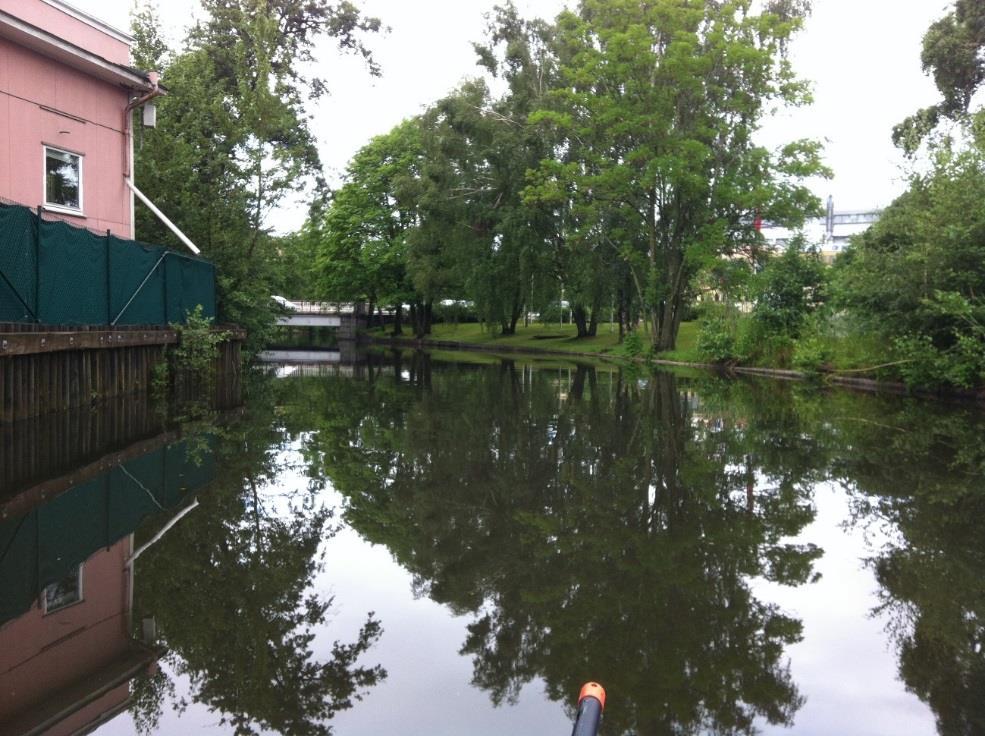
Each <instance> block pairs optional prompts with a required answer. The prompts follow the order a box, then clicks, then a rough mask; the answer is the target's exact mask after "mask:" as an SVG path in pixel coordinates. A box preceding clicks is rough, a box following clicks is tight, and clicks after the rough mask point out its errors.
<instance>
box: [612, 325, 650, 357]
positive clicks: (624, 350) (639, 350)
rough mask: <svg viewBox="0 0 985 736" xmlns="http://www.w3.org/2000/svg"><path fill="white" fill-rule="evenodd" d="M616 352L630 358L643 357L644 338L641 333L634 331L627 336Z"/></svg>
mask: <svg viewBox="0 0 985 736" xmlns="http://www.w3.org/2000/svg"><path fill="white" fill-rule="evenodd" d="M616 352H618V353H619V354H620V355H625V356H627V357H629V358H638V357H640V356H641V355H643V338H642V336H641V335H640V333H639V332H635V331H634V332H630V333H629V334H628V335H626V336H625V337H624V338H623V339H622V344H621V345H620V346H619V347H618V348H617V350H616Z"/></svg>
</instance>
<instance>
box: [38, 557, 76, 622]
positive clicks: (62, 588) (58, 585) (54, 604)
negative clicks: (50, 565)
mask: <svg viewBox="0 0 985 736" xmlns="http://www.w3.org/2000/svg"><path fill="white" fill-rule="evenodd" d="M41 598H42V602H43V603H44V613H45V615H48V614H49V613H54V612H55V611H59V610H61V609H63V608H68V607H69V606H71V605H72V604H73V603H78V602H79V601H81V600H82V565H79V566H78V567H77V568H75V570H73V571H72V572H70V573H69V574H68V575H66V576H65V577H63V578H62V579H61V580H56V581H55V582H53V583H51V584H50V585H48V586H46V587H45V589H44V592H43V593H42V594H41Z"/></svg>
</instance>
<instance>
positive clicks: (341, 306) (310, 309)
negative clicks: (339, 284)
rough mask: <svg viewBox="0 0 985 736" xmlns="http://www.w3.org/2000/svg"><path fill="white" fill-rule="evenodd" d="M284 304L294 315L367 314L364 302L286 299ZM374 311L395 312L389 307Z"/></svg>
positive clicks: (390, 313)
mask: <svg viewBox="0 0 985 736" xmlns="http://www.w3.org/2000/svg"><path fill="white" fill-rule="evenodd" d="M281 299H282V297H281ZM284 302H286V303H284ZM282 303H284V306H285V307H286V308H287V310H288V311H289V312H291V313H293V314H328V315H336V314H338V315H342V314H360V315H364V314H366V313H367V305H366V304H365V303H363V302H311V301H302V300H299V299H284V300H283V302H282ZM373 311H374V314H376V313H378V312H379V311H382V313H383V314H385V315H392V314H394V310H393V309H392V308H389V307H388V308H386V309H383V310H376V309H374V310H373Z"/></svg>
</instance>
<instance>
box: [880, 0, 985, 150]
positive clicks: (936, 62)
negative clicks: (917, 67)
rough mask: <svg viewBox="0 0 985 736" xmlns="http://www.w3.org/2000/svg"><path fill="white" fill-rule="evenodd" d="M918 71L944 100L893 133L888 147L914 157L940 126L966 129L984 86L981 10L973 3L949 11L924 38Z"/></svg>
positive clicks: (966, 0)
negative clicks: (958, 125) (950, 124)
mask: <svg viewBox="0 0 985 736" xmlns="http://www.w3.org/2000/svg"><path fill="white" fill-rule="evenodd" d="M920 60H921V62H922V63H923V70H924V72H925V73H927V74H930V75H931V76H933V78H934V84H936V85H937V89H938V90H939V91H940V93H941V95H942V96H943V100H941V101H940V102H938V103H937V104H936V105H932V106H930V107H926V108H923V109H922V110H919V111H917V112H916V113H914V114H913V115H911V116H910V117H909V118H907V119H906V120H904V121H903V122H902V123H900V124H899V125H897V126H896V127H895V128H893V142H894V143H895V144H896V145H897V146H899V147H900V148H902V149H903V150H904V151H905V152H906V153H907V154H909V155H913V154H914V153H916V151H917V149H918V148H919V147H920V144H921V143H922V142H923V141H924V140H926V138H927V137H928V135H930V134H931V133H932V132H933V131H934V129H935V128H936V127H937V126H938V124H939V123H940V122H941V121H942V120H953V121H956V122H959V123H967V122H968V120H969V117H968V114H969V109H970V107H971V101H972V97H973V96H974V94H975V92H976V91H977V90H978V89H979V88H980V87H981V85H982V83H983V82H985V8H983V6H982V4H981V3H980V2H977V1H976V0H956V2H955V3H954V6H953V8H952V10H951V11H950V12H949V13H948V14H947V15H945V16H944V17H942V18H941V19H940V20H938V21H936V22H934V23H933V24H931V26H930V28H928V29H927V32H926V33H925V34H924V37H923V52H922V54H921V57H920Z"/></svg>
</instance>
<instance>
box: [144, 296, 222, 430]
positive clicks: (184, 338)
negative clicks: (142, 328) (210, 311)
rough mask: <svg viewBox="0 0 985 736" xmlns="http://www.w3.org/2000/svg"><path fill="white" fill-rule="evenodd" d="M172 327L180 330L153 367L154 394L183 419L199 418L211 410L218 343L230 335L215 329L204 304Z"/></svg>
mask: <svg viewBox="0 0 985 736" xmlns="http://www.w3.org/2000/svg"><path fill="white" fill-rule="evenodd" d="M171 329H173V330H174V331H175V332H176V333H177V336H178V342H177V343H176V344H175V345H173V346H169V347H168V349H167V350H166V352H165V356H164V360H162V361H160V362H159V363H158V364H157V365H156V366H155V367H154V373H153V376H152V378H151V393H152V395H153V396H154V397H155V400H156V401H158V402H159V403H160V405H161V407H162V408H165V407H167V408H170V409H171V410H172V411H174V410H177V413H178V415H179V418H180V419H181V420H187V419H194V418H200V417H202V416H204V415H206V414H207V413H208V412H209V411H210V407H211V402H212V399H213V396H214V395H215V388H216V380H217V363H216V360H217V358H218V357H219V346H220V345H221V344H222V343H223V342H225V341H226V340H228V339H229V338H230V334H229V333H228V332H225V331H223V330H218V329H216V327H215V325H214V324H213V322H212V319H211V318H209V317H206V316H204V315H203V314H202V307H201V306H196V307H195V309H193V310H192V311H191V312H189V313H188V315H187V316H186V319H185V322H184V323H180V324H178V323H176V324H172V325H171Z"/></svg>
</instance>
